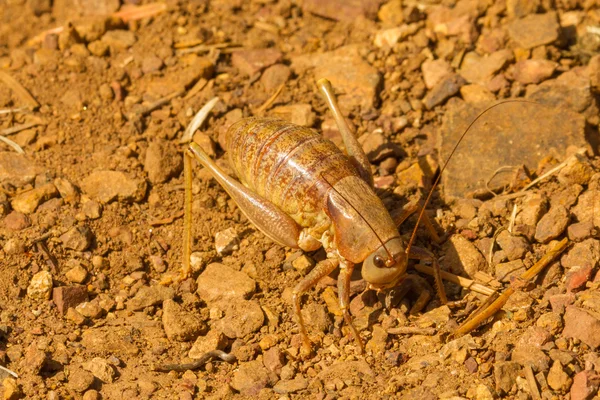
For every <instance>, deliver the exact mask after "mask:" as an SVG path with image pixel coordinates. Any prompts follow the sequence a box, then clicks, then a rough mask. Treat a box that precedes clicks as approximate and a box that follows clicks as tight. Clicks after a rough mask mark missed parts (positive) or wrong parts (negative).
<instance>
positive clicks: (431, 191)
mask: <svg viewBox="0 0 600 400" xmlns="http://www.w3.org/2000/svg"><path fill="white" fill-rule="evenodd" d="M508 103H529V104H535V105H538V106H539V105H541V106H544V104H539V103H536V102H534V101H528V100H517V99H513V100H504V101H501V102H500V103H496V104H494V105H493V106H490V107H488V108H486V109H485V110H483V111H482V112H481V113H479V115H478V116H477V117H475V119H474V120H473V121H471V123H470V124H469V126H468V127H467V129H465V131H464V132H463V133H462V135H460V138H458V141H457V142H456V144H455V145H454V147H453V148H452V151H451V152H450V155H449V156H448V158H447V159H446V161H445V162H444V165H443V166H442V168H441V169H440V172H439V174H438V176H437V177H436V178H435V181H434V182H433V186H432V187H431V190H429V194H428V195H427V198H426V199H425V204H423V207H421V211H420V212H419V218H418V219H417V224H416V225H415V229H414V230H413V232H412V235H411V236H410V240H409V241H408V245H407V246H406V253H407V254H408V253H409V252H410V248H411V247H412V244H413V242H414V241H415V238H416V236H417V228H419V223H420V222H421V219H423V214H424V213H425V208H426V207H427V205H428V204H429V201H430V200H431V196H432V195H433V191H434V190H435V188H436V187H437V185H438V183H439V182H440V179H441V178H442V173H443V172H444V170H445V169H446V167H447V166H448V163H449V162H450V160H451V159H452V156H453V155H454V153H455V152H456V149H458V145H460V143H461V142H462V140H463V139H464V138H465V136H467V133H468V132H469V130H470V129H471V128H472V127H473V125H475V122H477V121H478V120H479V118H481V117H483V116H484V115H485V114H487V112H488V111H490V110H492V109H494V108H496V107H499V106H501V105H504V104H508Z"/></svg>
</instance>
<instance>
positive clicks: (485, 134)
mask: <svg viewBox="0 0 600 400" xmlns="http://www.w3.org/2000/svg"><path fill="white" fill-rule="evenodd" d="M481 111H483V109H482V108H475V107H472V106H469V105H467V104H464V103H463V104H461V103H459V102H454V101H453V102H452V104H449V105H448V107H447V110H446V112H445V114H444V119H443V125H442V129H441V136H442V143H441V151H440V160H442V161H445V160H446V159H447V158H448V156H449V153H450V151H451V150H452V148H453V147H454V145H455V144H456V141H457V140H458V137H459V135H461V134H462V133H463V132H464V130H465V129H466V128H467V126H468V124H470V123H471V122H472V121H473V119H474V118H475V117H476V116H477V115H478V114H479V113H480V112H481ZM508 115H510V118H507V116H508ZM475 128H476V129H474V130H473V131H471V132H469V134H467V135H466V136H465V138H464V140H463V141H462V142H461V144H460V146H459V147H458V150H457V151H456V153H455V154H454V156H453V158H452V162H451V163H449V164H448V167H447V168H446V170H445V171H444V173H443V174H442V187H443V189H444V195H445V196H448V197H450V198H455V197H465V195H466V194H467V193H472V192H480V191H483V190H485V182H486V181H487V180H488V179H489V178H490V177H491V176H492V174H493V173H494V172H495V171H496V170H497V169H498V168H500V167H501V166H505V165H522V164H525V165H526V166H527V168H530V169H532V170H535V169H536V168H537V165H538V163H539V162H540V161H541V159H542V157H545V156H547V155H548V154H554V153H556V152H557V149H566V148H567V147H569V146H570V145H574V146H581V147H585V146H587V141H586V139H585V118H584V117H583V116H582V115H580V114H577V113H574V112H570V111H568V110H564V109H562V110H560V112H558V111H557V110H553V109H551V108H548V107H540V106H539V105H534V104H523V103H506V104H502V105H501V106H498V107H497V108H495V109H493V110H490V111H489V112H488V113H487V114H485V115H484V116H483V117H482V118H481V119H480V122H479V123H477V124H476V126H475ZM557 132H560V134H557ZM531 137H535V138H536V140H527V139H526V138H531ZM540 145H542V147H540ZM562 151H563V152H564V150H562ZM475 154H476V155H477V156H476V157H475V156H474V155H475ZM557 156H558V158H559V159H562V158H564V157H565V154H564V153H560V154H557Z"/></svg>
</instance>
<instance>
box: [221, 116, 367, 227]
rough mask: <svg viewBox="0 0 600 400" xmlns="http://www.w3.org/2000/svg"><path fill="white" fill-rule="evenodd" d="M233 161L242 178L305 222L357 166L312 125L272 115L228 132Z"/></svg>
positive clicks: (292, 215)
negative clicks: (328, 194) (329, 193)
mask: <svg viewBox="0 0 600 400" xmlns="http://www.w3.org/2000/svg"><path fill="white" fill-rule="evenodd" d="M227 153H228V155H229V162H230V164H231V167H232V168H233V169H234V171H235V173H236V174H237V176H238V178H239V179H240V181H241V182H242V183H243V184H244V185H245V186H247V187H248V188H250V189H251V190H252V191H254V192H255V193H257V194H259V195H261V196H263V197H264V198H266V199H268V200H270V201H271V202H273V203H274V204H276V205H277V206H278V207H280V208H281V209H282V210H283V211H284V212H285V213H287V214H288V215H290V216H291V217H292V218H294V219H295V220H296V222H298V223H299V224H300V225H302V226H308V225H309V224H310V221H307V220H305V219H304V218H303V216H305V215H307V214H312V213H318V212H320V211H321V210H323V207H324V200H325V196H326V194H327V192H328V191H329V189H330V188H331V186H332V185H334V184H335V183H336V182H337V181H339V180H340V179H342V178H344V177H346V176H350V175H352V176H358V172H357V170H356V168H355V167H354V166H353V165H352V164H350V162H349V161H348V159H347V158H346V156H344V154H343V153H342V152H341V151H340V150H339V149H338V148H337V147H336V146H335V145H334V144H333V143H332V142H331V141H329V140H327V139H324V138H323V137H322V136H321V135H319V134H318V133H316V132H314V131H313V130H311V129H308V128H305V127H302V126H298V125H294V124H291V123H289V122H286V121H282V120H279V119H271V118H247V119H243V120H241V121H239V122H237V123H235V124H233V125H232V126H231V127H230V128H229V130H228V132H227Z"/></svg>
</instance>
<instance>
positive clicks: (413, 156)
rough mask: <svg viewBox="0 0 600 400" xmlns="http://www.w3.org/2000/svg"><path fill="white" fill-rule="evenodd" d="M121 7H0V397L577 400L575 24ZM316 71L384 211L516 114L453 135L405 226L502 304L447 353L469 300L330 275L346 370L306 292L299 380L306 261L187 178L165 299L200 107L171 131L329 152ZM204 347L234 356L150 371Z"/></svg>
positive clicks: (336, 339) (201, 4)
mask: <svg viewBox="0 0 600 400" xmlns="http://www.w3.org/2000/svg"><path fill="white" fill-rule="evenodd" d="M142 3H143V2H141V1H139V0H125V1H124V2H123V3H121V1H120V0H77V1H76V0H55V1H51V0H6V1H4V2H2V3H0V4H1V7H0V17H1V21H2V22H1V23H0V67H1V69H0V140H1V139H8V142H7V143H4V142H5V140H2V141H1V142H0V185H1V186H0V367H2V368H0V382H1V385H0V393H2V395H3V398H4V399H7V400H12V399H19V398H28V399H69V398H83V399H86V400H93V399H100V398H102V399H119V398H129V399H133V398H165V399H166V398H169V399H170V398H180V399H191V398H214V399H217V398H256V397H258V398H264V399H267V398H279V399H295V398H311V399H312V398H317V399H335V398H340V399H359V398H360V399H362V398H364V399H367V398H419V399H435V398H443V399H450V398H452V399H461V398H468V399H479V400H484V399H492V398H502V397H510V398H518V399H529V398H531V399H540V398H544V399H559V398H570V399H571V400H584V399H593V398H596V399H597V398H598V387H599V385H600V353H599V352H598V348H599V347H600V291H599V287H600V272H598V269H599V268H598V264H599V260H600V243H599V241H598V229H599V228H598V227H600V207H598V204H599V203H600V159H598V158H597V157H596V155H597V152H598V143H599V138H598V124H599V123H600V118H599V114H598V112H599V110H598V102H597V98H598V94H599V93H600V56H599V55H597V54H598V52H599V50H600V4H599V3H598V2H596V1H593V0H556V1H552V0H505V1H497V2H494V1H487V0H458V1H454V0H441V1H440V0H424V1H411V0H390V1H387V2H386V1H382V0H353V1H344V0H330V1H327V2H324V1H319V0H304V1H301V0H280V1H277V0H252V1H241V0H218V1H217V0H215V1H209V0H198V1H191V2H188V1H176V0H167V1H166V2H161V3H154V4H152V3H148V4H142ZM139 7H141V8H139ZM57 27H61V29H55V28H57ZM321 77H327V78H329V79H330V80H331V81H332V83H333V85H334V87H335V89H336V91H337V92H338V93H339V98H340V105H341V107H342V110H343V112H344V113H345V114H346V115H347V116H348V118H349V119H350V121H351V124H352V126H353V127H354V129H355V130H356V133H357V135H358V136H359V138H360V139H359V140H360V141H361V144H362V145H363V147H364V149H365V151H366V153H367V155H368V158H369V160H370V161H371V162H372V163H373V166H374V169H373V170H374V172H375V182H376V187H377V192H378V194H379V195H380V196H381V198H382V199H383V201H384V203H385V205H386V206H387V207H388V209H389V210H390V211H391V212H395V211H397V210H399V209H400V208H401V207H402V206H403V205H404V204H406V203H407V201H411V200H412V201H414V200H419V199H421V200H422V199H424V196H425V195H426V194H427V192H428V190H429V189H430V187H431V183H432V179H433V178H434V176H435V174H436V171H437V170H438V167H439V165H440V164H441V163H442V162H443V160H445V159H446V158H447V157H448V155H449V153H450V151H451V149H452V146H453V145H454V143H455V142H456V140H457V139H458V136H459V135H460V134H461V133H462V132H463V131H464V130H465V129H466V128H467V126H468V124H469V123H471V122H472V121H473V119H474V118H475V117H476V116H477V115H478V114H479V113H480V112H482V111H483V110H485V109H486V108H488V107H489V106H491V105H493V104H496V103H497V102H498V101H499V100H505V99H513V98H522V99H525V100H526V102H520V103H514V102H513V103H505V104H502V105H499V106H496V107H494V108H491V109H489V110H488V111H486V112H485V113H484V114H483V115H482V116H481V118H480V119H479V120H478V122H477V123H476V124H475V125H474V126H473V128H472V129H471V130H470V131H469V133H468V134H467V136H466V138H465V141H464V142H463V143H462V144H461V146H460V147H459V148H458V150H457V152H456V154H455V156H454V158H453V159H452V162H451V163H450V165H449V166H448V168H447V169H446V171H445V172H444V173H443V174H442V183H441V185H440V187H439V189H440V190H437V191H436V192H435V194H434V199H433V202H432V203H431V204H430V205H429V208H428V213H429V215H430V216H431V217H432V219H433V222H434V224H435V226H436V228H437V230H438V232H439V233H440V234H442V235H443V237H444V239H445V240H444V241H443V242H442V243H441V244H439V245H438V244H434V243H433V242H432V241H431V240H429V238H428V236H427V235H426V233H425V231H424V230H423V232H421V230H419V236H418V239H417V244H419V245H420V246H421V247H427V248H429V249H430V250H432V251H433V252H434V253H435V254H436V256H437V257H438V258H439V260H440V263H441V265H442V268H443V269H445V270H447V271H450V272H452V273H455V274H459V275H462V276H465V277H470V278H471V279H474V280H475V281H476V282H477V283H479V284H482V285H485V286H487V287H488V288H492V289H494V290H497V291H498V292H502V291H503V290H506V289H507V288H511V290H514V291H515V293H514V294H513V295H512V296H511V297H510V299H509V300H508V302H507V303H506V304H505V305H504V306H503V307H502V310H501V311H499V312H498V313H497V314H496V315H495V316H494V317H493V320H492V319H490V320H488V321H486V322H487V323H486V324H485V325H484V326H483V327H480V328H479V329H478V330H475V331H473V332H471V333H470V334H467V335H465V336H462V337H460V338H455V337H453V336H452V335H451V333H452V332H453V331H454V330H455V329H456V328H457V326H458V325H460V324H461V323H462V322H463V321H464V320H465V318H466V317H467V316H468V315H469V314H471V313H472V312H473V311H474V310H475V309H476V308H477V306H478V305H479V304H481V303H482V302H483V301H484V300H485V296H483V295H481V294H478V293H476V292H474V291H470V290H468V289H465V288H460V287H459V286H458V285H456V284H453V283H449V282H448V283H446V285H445V286H446V291H447V293H448V295H449V297H450V299H451V300H454V301H457V302H454V303H453V304H451V306H452V307H450V306H448V305H441V304H440V301H439V300H437V299H435V297H434V299H433V300H431V301H430V302H429V303H428V305H427V307H426V308H425V309H424V310H423V312H422V313H420V314H417V315H409V310H410V308H411V306H412V305H413V304H414V301H415V299H416V294H415V293H409V294H408V296H406V297H404V298H395V296H394V295H393V293H380V294H376V293H374V292H372V291H365V290H364V287H365V286H364V281H362V280H361V277H360V274H359V273H357V274H356V275H357V276H356V277H355V279H354V281H353V284H352V298H351V304H350V311H351V313H352V315H353V317H354V320H355V324H356V326H357V327H358V328H359V330H360V331H361V336H362V337H363V339H364V341H365V342H366V354H365V355H359V354H358V351H357V347H356V345H355V342H354V341H353V340H352V337H351V335H350V333H349V331H348V330H347V327H346V326H345V325H344V324H343V323H342V320H343V318H342V317H341V313H340V310H339V307H338V306H337V303H336V292H337V289H336V286H335V279H334V278H335V276H332V277H327V278H325V279H323V280H322V282H320V283H319V285H318V286H317V288H316V289H314V290H312V291H311V292H310V293H309V294H308V296H306V298H305V299H304V312H305V318H306V320H307V324H308V328H309V333H310V336H311V340H312V341H313V342H314V343H315V355H314V356H313V357H311V358H308V359H304V360H303V359H301V358H300V357H298V355H299V347H300V344H301V341H300V337H299V335H298V328H297V326H296V324H295V323H294V321H293V317H292V313H291V309H290V303H289V300H290V297H291V287H292V286H293V285H295V284H296V283H297V282H299V280H300V279H301V278H302V276H304V275H306V274H307V273H308V272H309V271H310V270H311V268H312V267H313V266H314V264H315V261H318V260H319V259H321V258H322V257H323V254H322V253H321V252H315V253H314V254H302V253H301V252H297V251H292V250H290V249H287V248H282V247H280V246H277V245H274V244H273V243H272V242H270V241H269V240H268V239H267V238H266V237H265V236H264V235H263V234H262V233H260V232H259V231H257V229H256V228H254V227H253V226H252V225H251V224H250V223H249V222H248V221H247V220H246V219H245V217H244V216H243V215H242V214H241V213H240V211H239V210H238V209H237V207H236V206H235V204H234V203H233V201H232V200H231V199H230V198H229V197H228V196H227V195H226V193H225V192H224V191H223V190H222V189H221V188H220V187H219V185H218V184H217V183H216V182H215V181H214V180H213V179H212V178H211V177H210V175H209V174H208V173H207V172H206V171H203V170H201V169H200V168H198V167H197V166H196V168H195V173H194V181H193V191H194V203H193V207H194V212H193V214H194V215H193V219H194V232H193V233H194V242H193V248H192V249H193V251H194V253H193V256H192V267H193V270H194V272H193V278H190V279H188V280H185V281H183V282H179V283H172V282H170V278H171V277H172V276H173V274H176V273H177V272H178V271H179V269H180V267H181V253H182V231H183V220H182V215H183V214H182V210H183V177H182V157H181V155H182V152H183V150H184V149H185V144H182V143H181V142H180V138H181V136H182V135H183V132H184V129H185V127H186V126H187V125H188V124H189V122H190V121H191V119H192V117H193V116H194V115H195V114H196V112H198V110H199V109H200V108H201V107H202V106H204V105H205V104H206V103H207V102H208V101H209V100H210V99H212V98H214V97H215V96H218V98H219V100H218V101H217V102H216V104H215V106H214V108H213V109H212V112H211V113H210V114H209V117H208V119H207V120H206V121H205V122H204V124H203V125H202V126H201V128H200V129H199V130H198V131H197V132H195V134H194V137H193V140H194V141H195V142H197V143H198V144H199V145H200V146H202V147H203V148H204V149H205V150H206V151H207V152H208V153H209V154H210V155H211V156H213V157H214V158H216V159H222V160H225V158H223V150H222V148H223V145H222V143H223V135H224V133H225V131H226V129H227V127H228V126H229V125H231V124H232V123H233V122H235V121H237V120H239V119H240V118H242V117H246V116H252V115H271V116H278V117H281V118H284V119H288V120H291V121H293V122H295V123H297V124H301V125H306V126H309V127H313V128H315V129H318V130H319V131H321V132H323V135H325V136H326V137H327V138H330V139H331V140H333V141H334V142H335V143H336V144H338V145H340V144H341V140H340V136H339V132H338V131H337V128H336V126H335V123H334V121H333V119H332V117H331V115H330V114H329V113H328V111H327V110H326V107H325V105H324V103H323V102H322V100H321V98H320V97H319V95H318V92H317V90H316V88H315V81H316V79H318V78H321ZM19 153H24V154H19ZM219 162H220V161H219ZM224 167H225V168H227V167H226V165H224ZM538 178H540V179H538ZM493 192H495V193H493ZM415 222H416V218H414V217H412V218H410V219H409V220H408V222H406V223H405V224H404V225H403V226H402V227H401V228H400V230H401V233H402V234H403V235H404V236H405V237H406V238H408V237H409V235H410V234H411V231H412V227H413V226H414V224H415ZM564 239H566V240H567V241H568V247H567V249H566V250H565V251H564V252H563V253H562V254H561V255H560V256H559V257H557V258H556V259H555V260H554V261H553V262H551V263H550V265H549V266H547V267H546V268H545V269H544V271H543V272H542V273H541V274H540V275H539V276H538V277H537V278H536V279H534V280H530V281H527V280H524V279H520V278H519V277H520V276H521V274H522V273H523V272H524V271H525V270H526V269H527V268H529V267H531V266H532V265H534V263H535V262H536V261H537V260H539V259H540V258H541V257H542V256H544V255H545V254H546V253H547V252H548V251H549V250H550V249H552V248H553V247H554V246H555V245H556V244H557V243H558V241H559V240H564ZM357 272H359V271H357ZM411 273H416V272H415V271H414V270H412V272H411ZM421 276H422V277H423V278H424V279H427V280H428V282H429V284H430V285H433V281H432V280H431V278H430V277H428V276H427V275H421ZM214 349H220V350H223V351H225V352H227V353H229V354H231V355H233V356H235V357H236V359H237V361H236V362H234V363H227V362H223V361H220V360H212V361H210V362H208V363H207V364H206V365H204V366H202V367H201V368H200V369H198V370H195V371H187V372H175V371H172V372H168V373H167V372H156V371H154V370H153V368H154V367H155V366H156V365H160V364H164V363H179V362H189V361H191V360H193V359H198V358H199V357H201V356H202V355H203V354H205V353H206V352H207V351H211V350H214Z"/></svg>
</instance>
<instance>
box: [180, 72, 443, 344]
mask: <svg viewBox="0 0 600 400" xmlns="http://www.w3.org/2000/svg"><path fill="white" fill-rule="evenodd" d="M317 85H318V87H319V89H320V91H321V93H322V94H323V96H324V99H325V101H326V103H327V105H328V107H329V109H330V110H331V112H332V114H333V117H334V118H335V121H336V123H337V125H338V128H339V131H340V133H341V135H342V139H343V142H344V146H345V149H346V153H347V154H344V153H342V151H341V150H340V149H339V148H338V147H337V146H336V145H335V144H333V143H332V142H331V141H329V140H327V139H325V138H323V137H322V136H321V135H319V134H318V133H316V132H315V131H313V130H312V129H309V128H306V127H302V126H298V125H294V124H291V123H289V122H286V121H283V120H278V119H271V118H259V117H253V118H246V119H242V120H240V121H238V122H237V123H235V124H233V125H232V126H231V127H230V128H229V129H228V131H227V135H226V147H227V148H226V149H225V150H226V152H227V155H228V159H229V163H230V165H231V167H232V169H233V170H234V171H235V173H236V175H237V177H238V179H239V182H238V181H237V180H235V179H233V178H232V177H230V176H228V175H227V174H226V173H225V172H224V171H223V170H222V169H221V168H219V167H218V166H217V165H216V164H215V162H214V161H213V160H212V159H210V157H209V156H208V155H207V154H206V153H205V152H204V151H203V150H202V149H201V148H200V147H199V146H198V145H197V144H195V143H191V144H190V147H189V149H188V151H186V153H185V156H184V160H185V162H184V169H185V172H184V175H185V181H186V184H185V186H186V205H185V221H184V225H185V228H184V229H185V235H186V236H185V238H184V260H183V271H182V272H183V275H184V276H189V274H190V272H191V271H190V263H189V259H190V246H191V196H192V195H191V180H192V175H191V158H192V157H195V158H196V159H197V160H198V161H199V162H200V163H201V164H202V165H203V166H204V167H205V168H208V170H209V171H210V172H211V174H212V175H213V177H214V178H215V179H216V180H217V181H218V182H219V184H220V185H221V186H222V187H223V188H224V189H225V190H226V191H227V193H228V194H229V195H230V196H231V198H232V199H233V200H234V201H235V202H236V204H237V205H238V207H239V208H240V210H241V211H242V212H243V213H244V215H245V216H246V217H247V218H248V219H249V220H250V221H251V222H252V223H253V224H254V225H256V226H257V227H258V228H259V229H260V230H261V231H262V232H263V233H264V234H265V235H267V236H268V237H269V238H271V239H272V240H273V241H275V242H276V243H279V244H281V245H283V246H288V247H291V248H300V249H302V250H303V251H314V250H317V249H318V248H320V247H321V246H322V247H323V248H324V250H325V252H326V253H327V258H326V259H325V260H323V261H320V262H319V263H318V264H317V265H316V266H315V267H314V269H313V270H312V271H311V272H310V273H309V274H308V275H307V276H306V277H304V279H302V280H301V281H300V282H299V283H298V284H297V285H296V286H295V288H294V290H293V311H294V314H295V317H296V320H297V323H298V326H299V328H300V334H301V336H302V339H303V349H302V350H303V353H304V354H307V353H310V351H311V342H310V340H309V337H308V333H307V331H306V328H305V326H304V321H303V318H302V314H301V312H300V311H301V306H300V300H301V296H302V294H303V293H304V292H306V291H307V290H309V289H310V288H311V287H313V286H314V285H315V284H316V283H317V282H318V281H319V280H320V279H321V278H322V277H324V276H326V275H328V274H330V273H331V272H332V271H334V270H335V269H336V268H338V267H339V268H340V272H339V277H338V296H339V303H340V308H341V310H342V312H343V316H344V320H345V322H346V323H347V324H348V326H349V327H350V329H351V331H352V333H353V335H354V337H355V339H356V341H357V343H358V345H359V347H360V350H361V351H362V350H363V343H362V340H361V338H360V335H359V333H358V331H357V330H356V328H355V327H354V325H353V324H352V319H351V317H350V314H349V312H348V302H349V286H350V277H351V275H352V271H353V269H354V267H355V265H356V264H360V263H362V276H363V278H364V279H365V281H366V282H367V283H368V288H370V289H374V290H383V289H388V288H392V287H395V286H398V285H399V284H401V283H404V282H407V283H408V282H410V283H412V286H413V287H415V285H416V288H417V289H420V288H421V287H420V286H419V281H418V279H419V278H418V277H417V276H416V275H412V274H411V275H408V274H407V273H406V269H407V263H408V259H409V258H416V259H427V260H430V261H432V262H433V265H434V270H437V271H439V267H438V266H437V263H436V260H435V257H432V254H431V253H429V252H428V251H427V250H424V249H417V248H416V247H414V246H411V244H412V241H413V239H414V234H413V237H412V238H411V240H410V243H409V244H408V245H407V244H406V243H405V242H404V240H403V239H402V238H401V237H400V234H399V232H398V229H397V226H398V225H399V224H400V223H402V221H404V220H405V219H406V218H407V217H408V216H409V215H411V214H412V213H414V212H415V211H417V210H418V209H419V207H418V205H417V204H411V205H409V206H408V207H405V208H404V210H403V212H402V213H401V214H400V215H399V216H398V217H397V218H395V220H394V219H392V217H391V216H390V213H389V212H388V210H387V209H386V208H385V206H384V204H383V203H382V201H381V200H380V199H379V197H378V196H377V195H376V194H375V191H374V187H373V175H372V173H371V165H370V164H369V161H368V159H367V157H366V155H365V153H364V152H363V150H362V147H361V145H360V144H359V142H358V140H357V139H356V137H355V136H354V134H353V133H352V132H351V130H350V128H349V127H348V124H347V122H346V121H345V119H344V118H343V116H342V114H341V112H340V110H339V107H338V105H337V100H336V98H335V96H334V94H333V90H332V88H331V84H330V83H329V81H328V80H326V79H321V80H319V81H318V82H317ZM423 215H424V213H423V212H421V216H420V217H419V220H420V219H421V217H422V216H423ZM425 221H426V222H427V220H426V219H425ZM427 226H428V228H430V229H429V230H430V232H431V234H432V236H433V237H434V238H437V235H436V233H435V229H433V227H432V226H431V225H430V224H427ZM415 229H416V228H415ZM436 276H437V279H436V283H437V287H438V293H439V295H440V298H441V299H442V301H443V302H445V301H446V298H445V294H444V292H443V290H442V285H441V283H440V281H441V278H440V277H439V273H438V274H436ZM419 292H420V293H419V294H420V295H421V298H420V299H419V301H417V302H418V303H419V304H422V305H424V304H426V302H427V301H428V300H429V298H430V296H431V295H430V294H429V293H428V292H426V291H423V290H422V289H421V290H419Z"/></svg>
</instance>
